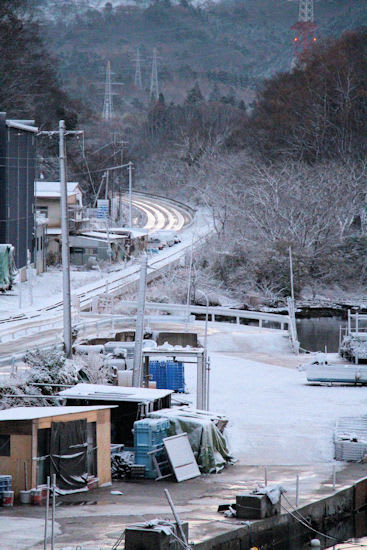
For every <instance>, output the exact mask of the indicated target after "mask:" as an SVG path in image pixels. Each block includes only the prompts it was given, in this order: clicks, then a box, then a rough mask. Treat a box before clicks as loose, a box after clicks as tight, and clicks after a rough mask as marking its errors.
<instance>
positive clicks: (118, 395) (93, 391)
mask: <svg viewBox="0 0 367 550" xmlns="http://www.w3.org/2000/svg"><path fill="white" fill-rule="evenodd" d="M172 393H173V391H172V390H156V389H150V388H130V387H126V386H108V385H103V384H77V385H76V386H73V387H72V388H69V389H67V390H63V391H61V392H60V393H59V395H61V396H62V397H66V398H68V399H94V400H96V401H132V402H135V403H144V402H145V403H152V402H153V401H156V400H157V399H162V398H163V397H167V395H171V394H172Z"/></svg>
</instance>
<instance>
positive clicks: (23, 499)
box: [19, 491, 32, 504]
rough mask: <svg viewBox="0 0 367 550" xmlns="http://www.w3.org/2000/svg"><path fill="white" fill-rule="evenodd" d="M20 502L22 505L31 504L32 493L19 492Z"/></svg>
mask: <svg viewBox="0 0 367 550" xmlns="http://www.w3.org/2000/svg"><path fill="white" fill-rule="evenodd" d="M19 500H20V503H21V504H30V503H31V500H32V495H31V491H19Z"/></svg>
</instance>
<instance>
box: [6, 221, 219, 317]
mask: <svg viewBox="0 0 367 550" xmlns="http://www.w3.org/2000/svg"><path fill="white" fill-rule="evenodd" d="M210 231H211V223H210V221H209V218H208V217H207V215H206V214H205V213H204V212H198V213H197V214H196V216H195V220H194V223H193V224H192V225H190V226H189V227H185V228H184V229H183V230H182V231H181V232H180V237H181V239H182V241H181V243H179V244H176V245H174V246H173V247H171V248H165V249H163V250H161V251H159V253H157V254H154V256H152V257H151V258H150V259H149V265H152V264H153V269H159V268H160V267H162V266H163V265H164V264H168V263H170V261H172V260H171V257H172V255H173V254H175V253H177V255H180V254H182V255H184V254H185V250H187V248H188V247H190V246H191V244H192V243H195V242H196V241H197V240H198V239H200V238H201V237H204V236H205V235H207V234H208V233H209V232H210ZM174 259H175V260H176V261H177V257H175V258H174ZM139 270H140V267H139V261H138V260H137V261H133V262H128V263H127V264H126V265H125V264H124V263H121V264H112V266H111V267H109V266H108V265H106V264H105V265H104V267H103V268H102V269H101V271H87V270H85V271H81V270H79V269H77V268H72V270H71V272H70V274H71V291H72V295H79V296H80V295H83V294H86V293H88V295H89V296H91V295H92V294H95V295H98V294H100V293H101V292H105V291H108V284H113V283H114V282H116V281H119V280H121V279H123V278H124V277H126V278H127V277H130V276H134V274H135V276H136V277H137V276H138V274H139ZM19 286H20V285H19V283H17V284H15V285H14V288H13V290H12V291H9V292H6V293H4V294H0V320H4V319H8V318H9V317H11V316H16V315H19V314H26V315H33V314H34V313H36V312H37V311H39V310H40V309H42V308H46V307H51V306H52V305H54V304H57V303H59V302H61V301H62V272H61V269H57V268H49V270H48V271H47V272H46V273H42V274H41V275H38V276H34V277H32V294H33V303H31V299H30V290H29V283H28V282H25V283H22V284H21V287H22V288H21V291H19ZM94 289H96V290H95V291H94ZM19 292H21V307H20V297H19Z"/></svg>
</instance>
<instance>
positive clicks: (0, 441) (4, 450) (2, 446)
mask: <svg viewBox="0 0 367 550" xmlns="http://www.w3.org/2000/svg"><path fill="white" fill-rule="evenodd" d="M0 456H10V435H0Z"/></svg>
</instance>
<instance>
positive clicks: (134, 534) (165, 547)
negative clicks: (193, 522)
mask: <svg viewBox="0 0 367 550" xmlns="http://www.w3.org/2000/svg"><path fill="white" fill-rule="evenodd" d="M183 531H184V533H185V536H186V539H187V540H188V537H189V524H188V523H183ZM175 535H176V536H179V534H178V529H177V527H176V526H175ZM125 550H182V545H181V544H180V543H179V542H178V541H177V540H176V539H175V537H174V536H172V535H166V534H165V533H161V532H160V531H159V530H158V529H148V528H144V527H137V526H131V527H127V528H126V530H125Z"/></svg>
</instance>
